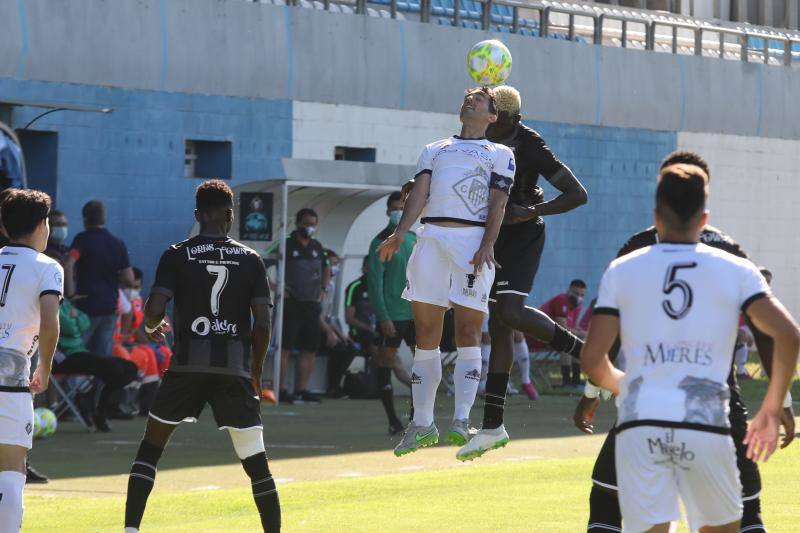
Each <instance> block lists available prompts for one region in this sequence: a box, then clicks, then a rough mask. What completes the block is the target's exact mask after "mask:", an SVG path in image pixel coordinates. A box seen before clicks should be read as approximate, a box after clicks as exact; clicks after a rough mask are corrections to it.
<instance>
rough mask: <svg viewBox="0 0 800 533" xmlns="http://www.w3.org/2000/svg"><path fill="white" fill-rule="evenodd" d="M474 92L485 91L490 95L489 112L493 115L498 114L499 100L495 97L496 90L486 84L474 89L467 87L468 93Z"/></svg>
mask: <svg viewBox="0 0 800 533" xmlns="http://www.w3.org/2000/svg"><path fill="white" fill-rule="evenodd" d="M472 93H483V94H485V95H486V96H488V97H489V113H491V114H492V115H496V114H497V100H495V99H494V90H493V89H492V88H491V87H489V86H488V85H484V86H483V87H473V88H472V89H467V91H466V94H472Z"/></svg>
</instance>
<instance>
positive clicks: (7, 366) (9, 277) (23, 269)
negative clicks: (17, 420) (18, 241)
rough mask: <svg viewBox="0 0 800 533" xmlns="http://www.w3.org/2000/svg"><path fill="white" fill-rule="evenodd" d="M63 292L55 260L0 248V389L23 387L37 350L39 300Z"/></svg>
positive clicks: (61, 273) (61, 274)
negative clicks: (44, 296)
mask: <svg viewBox="0 0 800 533" xmlns="http://www.w3.org/2000/svg"><path fill="white" fill-rule="evenodd" d="M63 292H64V270H63V269H62V268H61V265H59V264H58V262H57V261H55V260H53V259H51V258H49V257H47V256H46V255H44V254H41V253H39V252H37V251H36V250H34V249H33V248H29V247H27V246H21V245H15V244H9V245H7V246H5V247H3V248H1V249H0V387H10V388H16V387H27V386H28V385H29V384H30V369H31V357H33V355H34V354H35V353H36V350H37V349H38V347H39V323H40V320H41V317H40V310H39V299H40V298H41V297H42V296H43V295H45V294H56V295H58V296H59V297H60V296H61V294H62V293H63Z"/></svg>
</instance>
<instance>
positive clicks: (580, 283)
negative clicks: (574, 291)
mask: <svg viewBox="0 0 800 533" xmlns="http://www.w3.org/2000/svg"><path fill="white" fill-rule="evenodd" d="M569 286H570V287H578V288H580V289H585V288H586V282H585V281H583V280H582V279H573V280H572V281H570V282H569Z"/></svg>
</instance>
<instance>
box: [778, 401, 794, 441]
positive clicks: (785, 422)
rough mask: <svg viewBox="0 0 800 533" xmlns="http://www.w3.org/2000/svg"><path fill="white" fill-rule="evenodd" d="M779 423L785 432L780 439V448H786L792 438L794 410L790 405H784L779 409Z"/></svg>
mask: <svg viewBox="0 0 800 533" xmlns="http://www.w3.org/2000/svg"><path fill="white" fill-rule="evenodd" d="M781 425H782V426H783V430H784V432H785V433H786V434H785V435H784V436H783V439H781V450H782V449H784V448H786V447H787V446H788V445H790V444H791V443H792V441H793V440H794V431H795V430H794V410H793V409H792V408H791V407H784V408H783V410H781Z"/></svg>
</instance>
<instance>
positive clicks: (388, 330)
mask: <svg viewBox="0 0 800 533" xmlns="http://www.w3.org/2000/svg"><path fill="white" fill-rule="evenodd" d="M381 333H383V336H384V337H397V329H396V328H395V327H394V322H392V321H391V320H383V321H381Z"/></svg>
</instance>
